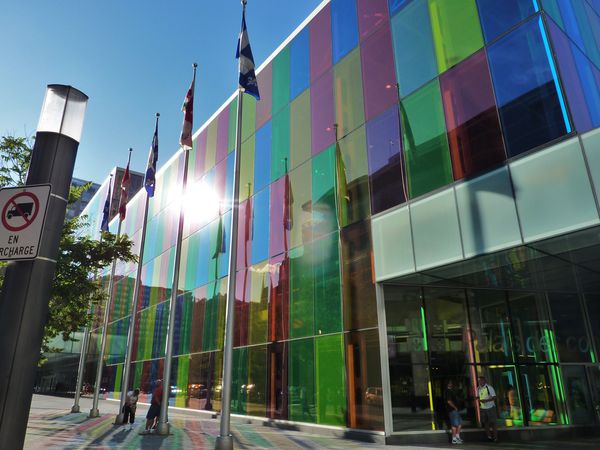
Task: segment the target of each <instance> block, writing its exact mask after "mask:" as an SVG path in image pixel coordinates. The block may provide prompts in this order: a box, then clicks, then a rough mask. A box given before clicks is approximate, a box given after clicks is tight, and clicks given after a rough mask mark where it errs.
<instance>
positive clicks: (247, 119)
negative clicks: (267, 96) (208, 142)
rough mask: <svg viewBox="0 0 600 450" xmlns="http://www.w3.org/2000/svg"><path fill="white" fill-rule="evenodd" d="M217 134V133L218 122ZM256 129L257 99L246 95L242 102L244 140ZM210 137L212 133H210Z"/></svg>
mask: <svg viewBox="0 0 600 450" xmlns="http://www.w3.org/2000/svg"><path fill="white" fill-rule="evenodd" d="M214 123H215V135H216V128H217V127H216V123H217V121H216V120H215V121H214ZM255 129H256V99H255V98H254V97H252V96H251V95H244V101H243V102H242V142H244V141H245V140H246V139H248V138H249V137H250V136H252V135H253V134H254V131H255ZM209 137H210V135H209Z"/></svg>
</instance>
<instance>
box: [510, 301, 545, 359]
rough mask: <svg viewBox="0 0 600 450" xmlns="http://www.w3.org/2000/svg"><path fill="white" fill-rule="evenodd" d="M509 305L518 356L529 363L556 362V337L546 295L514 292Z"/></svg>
mask: <svg viewBox="0 0 600 450" xmlns="http://www.w3.org/2000/svg"><path fill="white" fill-rule="evenodd" d="M509 307H510V312H511V316H512V326H513V331H514V333H515V337H514V346H515V352H516V354H517V357H518V358H519V360H521V361H527V362H532V363H536V362H543V361H550V362H556V360H555V358H556V349H555V345H554V338H553V335H552V331H551V329H550V323H549V321H548V310H547V308H546V302H545V298H544V297H543V295H540V294H527V293H523V294H519V293H516V292H515V293H511V294H510V297H509Z"/></svg>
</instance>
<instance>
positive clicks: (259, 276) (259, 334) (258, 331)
mask: <svg viewBox="0 0 600 450" xmlns="http://www.w3.org/2000/svg"><path fill="white" fill-rule="evenodd" d="M267 264H268V262H267V261H265V262H264V263H262V264H257V265H255V266H253V267H252V268H251V272H250V274H251V277H252V281H251V290H250V305H249V314H248V319H249V320H248V344H249V345H252V344H261V343H263V342H267V336H268V329H269V320H268V318H269V272H268V268H267ZM265 372H266V368H263V374H264V373H265Z"/></svg>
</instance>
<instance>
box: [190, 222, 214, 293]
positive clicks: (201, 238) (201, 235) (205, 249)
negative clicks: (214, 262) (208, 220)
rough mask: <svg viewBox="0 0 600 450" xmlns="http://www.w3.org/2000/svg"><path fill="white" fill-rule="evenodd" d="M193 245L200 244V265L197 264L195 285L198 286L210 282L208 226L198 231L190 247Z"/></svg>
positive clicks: (198, 251) (198, 252)
mask: <svg viewBox="0 0 600 450" xmlns="http://www.w3.org/2000/svg"><path fill="white" fill-rule="evenodd" d="M192 237H194V236H192ZM192 245H197V246H198V250H197V254H198V265H197V266H196V283H195V284H194V287H198V286H202V285H203V284H206V283H207V282H208V254H209V246H210V234H209V228H208V227H204V228H202V229H201V230H200V231H199V232H198V233H196V235H195V239H193V240H192V241H191V242H190V247H191V246H192Z"/></svg>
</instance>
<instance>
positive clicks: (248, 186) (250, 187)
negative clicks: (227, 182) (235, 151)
mask: <svg viewBox="0 0 600 450" xmlns="http://www.w3.org/2000/svg"><path fill="white" fill-rule="evenodd" d="M255 138H256V136H255V135H253V136H252V137H251V138H250V139H248V140H247V141H246V142H244V143H242V152H241V158H240V196H239V201H241V202H242V201H244V200H246V199H248V198H250V197H251V196H252V195H253V194H254V192H256V190H255V188H254V154H255V145H256V144H255V142H256V141H255Z"/></svg>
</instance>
